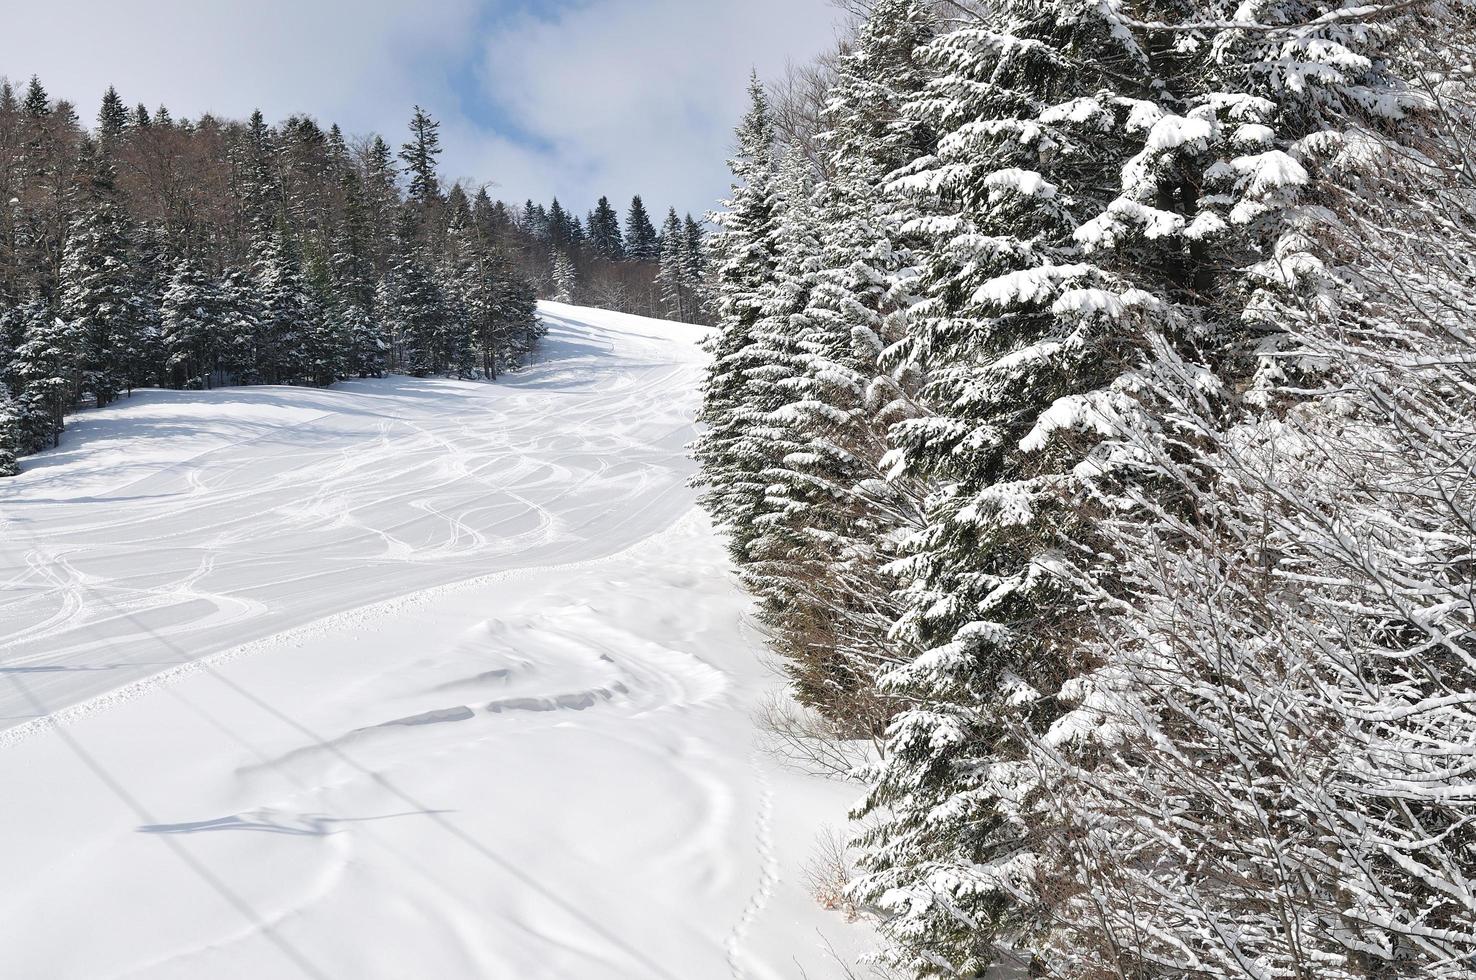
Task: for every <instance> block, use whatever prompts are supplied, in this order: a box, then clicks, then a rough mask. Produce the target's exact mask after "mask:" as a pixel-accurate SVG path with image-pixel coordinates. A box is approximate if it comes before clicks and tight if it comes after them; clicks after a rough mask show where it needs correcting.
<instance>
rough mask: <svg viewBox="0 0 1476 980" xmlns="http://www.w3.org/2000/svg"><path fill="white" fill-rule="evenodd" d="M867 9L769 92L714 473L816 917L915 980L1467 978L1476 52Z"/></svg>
mask: <svg viewBox="0 0 1476 980" xmlns="http://www.w3.org/2000/svg"><path fill="white" fill-rule="evenodd" d="M854 6H855V7H857V8H858V11H859V13H860V14H861V17H860V19H859V21H858V23H857V25H856V28H855V30H854V32H853V33H852V34H851V35H850V36H849V37H848V38H847V39H846V41H845V43H844V44H843V46H842V47H841V49H840V50H839V51H838V52H837V53H836V54H835V55H834V56H833V57H831V58H828V59H826V61H825V62H824V63H823V64H821V65H819V66H817V67H816V68H815V70H814V71H812V72H808V73H805V74H804V75H803V76H802V78H801V81H802V82H803V84H792V85H790V86H788V87H787V88H785V89H784V90H783V92H782V93H781V94H780V97H779V98H778V99H777V100H776V99H775V98H773V97H771V94H770V92H769V91H768V90H766V89H765V88H764V87H763V86H762V85H760V84H759V82H758V81H757V79H755V81H754V83H753V84H752V86H751V90H750V94H751V109H750V111H749V113H748V114H747V116H746V117H745V118H744V119H743V121H742V123H741V125H740V126H739V128H738V133H737V135H738V150H737V153H736V155H735V157H734V159H733V160H732V169H733V173H734V186H733V192H732V195H731V199H730V200H729V201H728V202H727V203H726V206H725V209H724V211H723V213H722V214H720V215H719V216H718V219H717V220H718V225H719V228H718V231H717V233H716V235H715V240H714V242H713V252H714V254H715V255H718V256H720V257H721V258H720V261H719V262H718V264H717V267H716V269H715V270H714V286H713V289H714V298H713V302H714V310H715V319H716V324H717V330H716V333H715V336H714V340H713V342H712V350H713V355H714V359H713V363H712V367H711V370H710V373H709V376H708V379H707V382H706V386H705V391H704V407H703V413H702V417H703V420H704V421H705V422H706V424H707V429H706V432H705V434H704V436H703V437H702V438H701V440H700V442H699V443H698V446H697V456H698V459H699V461H700V463H701V466H702V473H701V478H700V479H701V484H702V487H703V493H704V502H705V504H706V506H707V507H708V509H709V510H710V512H711V513H712V514H713V516H714V518H715V520H716V521H717V523H718V524H719V526H720V528H721V529H722V530H723V531H724V532H725V534H726V535H727V538H728V540H729V542H730V547H731V552H732V555H733V558H734V560H735V561H736V563H737V565H738V568H739V571H740V574H741V576H742V579H743V581H744V583H745V585H746V586H747V587H748V588H749V589H750V590H751V591H752V592H753V593H754V594H755V596H756V597H757V599H758V600H759V603H760V611H761V615H762V617H763V620H764V622H765V625H766V626H767V628H768V634H769V636H770V639H771V643H772V644H773V646H774V647H775V649H776V650H777V651H778V652H779V653H780V654H781V655H782V661H783V663H784V664H785V665H786V668H787V670H788V673H789V677H790V680H791V682H792V683H791V691H792V693H793V694H794V695H795V696H796V697H797V698H798V700H799V701H800V702H801V703H802V704H803V706H804V708H803V710H801V711H798V712H790V711H785V710H779V711H776V712H775V713H774V714H773V716H772V718H771V726H772V732H773V734H774V736H775V738H776V744H777V745H778V746H779V747H780V748H781V749H782V750H783V751H785V752H786V753H787V754H788V755H789V757H790V758H792V759H794V760H796V761H797V762H800V763H802V764H806V765H813V766H818V767H821V768H825V769H827V770H829V771H831V772H833V773H836V774H838V775H840V776H843V777H845V778H850V779H854V780H856V781H857V782H858V783H859V784H861V786H862V787H863V792H862V798H861V801H860V803H859V804H858V805H857V807H856V809H855V811H854V812H853V814H852V817H853V818H854V821H855V823H854V833H853V835H852V837H851V839H850V842H849V847H848V848H846V849H845V853H844V854H842V855H838V856H837V858H836V860H837V862H838V863H839V865H840V867H839V868H838V869H837V872H836V874H837V875H838V876H839V877H840V878H841V879H842V880H843V881H845V882H846V884H845V886H844V888H843V890H842V893H843V899H841V900H843V901H845V902H846V903H848V904H849V905H850V906H851V908H852V909H853V910H855V911H856V912H858V913H859V914H864V915H867V916H869V917H871V918H872V919H873V920H874V921H875V922H876V923H877V924H878V926H879V928H880V932H881V935H882V937H883V945H882V949H881V951H880V953H879V954H878V955H879V958H880V959H881V960H882V962H883V964H884V965H885V966H888V967H891V968H892V969H894V970H896V971H898V972H899V973H900V974H902V975H907V976H918V977H955V976H957V977H983V976H986V975H990V976H993V975H995V973H994V972H992V971H995V970H1006V969H1019V970H1022V971H1023V972H1024V973H1025V974H1028V975H1030V976H1036V977H1062V978H1065V977H1071V978H1105V977H1118V978H1124V977H1130V978H1135V980H1152V978H1163V980H1169V978H1185V977H1196V978H1197V977H1204V978H1211V977H1214V978H1219V977H1225V978H1230V977H1236V978H1256V980H1264V978H1269V977H1286V978H1308V980H1310V978H1314V977H1315V978H1319V980H1323V978H1332V980H1337V978H1348V980H1353V978H1395V977H1434V978H1451V980H1454V978H1457V977H1462V978H1464V977H1470V976H1472V975H1473V971H1476V967H1473V963H1476V926H1473V923H1476V835H1473V831H1472V829H1473V826H1476V791H1473V786H1476V781H1473V779H1472V776H1473V774H1476V603H1473V600H1472V596H1473V592H1472V576H1473V573H1476V533H1473V532H1476V523H1473V515H1476V301H1473V299H1472V291H1471V284H1472V283H1473V282H1476V171H1473V169H1472V167H1471V160H1472V158H1473V156H1472V153H1473V150H1476V139H1473V134H1476V98H1473V95H1476V92H1473V81H1472V76H1471V73H1470V65H1471V64H1472V62H1473V57H1472V56H1473V49H1472V43H1471V38H1472V37H1476V30H1473V28H1476V13H1473V8H1472V6H1471V5H1470V4H1469V3H1465V2H1460V3H1453V4H1452V3H1425V2H1416V3H1398V4H1388V5H1380V4H1373V5H1366V6H1360V7H1350V6H1345V5H1342V4H1340V3H1334V2H1322V0H1313V2H1306V0H1261V2H1255V3H1249V4H1242V3H1238V2H1237V3H1225V4H1221V3H1215V2H1206V0H1196V2H1191V3H1183V4H1178V5H1170V6H1164V5H1161V4H1158V5H1149V4H1141V3H1135V2H1129V3H1120V4H1101V5H1080V4H1068V3H1064V2H1056V0H1046V2H1042V3H1036V4H1032V5H1027V6H1024V7H1022V6H1020V5H1017V4H1009V3H1004V2H994V0H956V2H955V0H949V2H946V3H944V2H939V3H930V2H927V0H874V2H866V3H860V4H856V5H854ZM817 80H818V81H817ZM831 897H832V898H833V899H834V898H835V896H834V895H832V896H831Z"/></svg>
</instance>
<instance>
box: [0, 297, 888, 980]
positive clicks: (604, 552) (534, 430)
mask: <svg viewBox="0 0 1476 980" xmlns="http://www.w3.org/2000/svg"><path fill="white" fill-rule="evenodd" d="M543 315H544V317H545V320H546V321H547V322H548V324H549V326H550V331H551V332H550V334H549V337H548V338H547V341H546V346H545V352H544V354H543V356H542V358H541V360H540V362H539V363H538V364H537V365H535V366H533V367H531V368H529V369H527V370H525V371H523V372H520V373H518V374H516V375H513V376H510V377H507V378H505V379H503V380H502V381H501V382H499V383H497V384H495V385H488V384H481V383H470V382H467V383H463V382H453V381H444V380H412V379H406V378H391V379H385V380H381V381H365V382H356V383H352V384H345V385H342V386H339V387H337V388H334V389H332V390H326V391H317V390H309V389H287V388H248V389H225V390H221V391H216V392H205V393H177V392H176V393H171V392H140V393H138V394H136V395H135V396H134V397H133V398H131V399H126V400H124V401H123V402H121V403H119V404H117V405H115V406H112V407H109V408H108V409H104V410H101V411H96V412H90V413H85V414H84V415H82V416H79V417H77V418H76V419H75V420H74V421H73V423H72V424H71V426H70V427H69V429H68V433H67V435H66V437H65V440H64V443H63V446H62V448H61V449H60V450H58V451H54V452H51V453H48V454H45V455H43V456H41V457H37V458H34V459H31V460H27V461H26V462H27V469H26V472H25V473H23V474H22V476H20V477H18V478H15V479H13V480H10V481H4V482H0V522H3V523H0V580H3V581H4V582H5V583H6V586H5V594H4V599H3V601H0V637H4V639H3V640H0V727H4V728H5V729H6V730H4V731H0V782H3V785H4V786H5V787H6V791H5V798H6V804H7V805H6V806H5V807H4V808H3V810H0V830H3V833H0V865H3V866H4V867H5V869H6V876H7V886H8V887H7V888H6V889H5V890H4V892H3V893H0V933H3V934H4V935H5V936H6V939H5V941H4V942H3V943H0V976H6V977H10V976H15V977H40V976H45V977H48V978H54V980H66V978H88V980H94V978H108V977H124V976H127V977H130V978H187V977H188V978H195V977H203V976H208V977H212V978H236V977H240V978H246V977H252V978H256V977H266V976H270V977H355V978H377V977H383V978H403V977H411V976H417V977H419V976H424V977H429V976H434V977H440V978H459V977H466V978H485V977H550V978H554V977H557V978H567V977H575V976H578V977H591V978H594V977H601V978H603V977H640V978H661V977H730V976H731V977H752V978H777V977H789V976H795V975H798V973H799V971H800V970H803V971H805V973H806V974H807V975H808V976H811V977H829V976H839V975H841V974H842V968H841V966H840V965H839V964H838V963H837V962H836V961H835V960H834V959H833V958H832V956H831V954H830V953H829V952H828V950H827V945H828V944H830V943H833V944H834V945H835V948H836V949H837V950H839V951H841V953H842V954H843V955H845V956H851V955H853V954H854V953H855V952H856V950H857V947H858V944H860V943H864V942H865V941H866V939H865V936H864V933H863V932H862V931H861V930H859V929H858V928H857V927H855V926H851V925H847V924H846V923H845V922H844V921H843V920H842V919H841V918H840V917H839V916H837V915H835V914H834V913H828V912H825V911H823V910H820V909H818V908H817V907H815V906H814V904H813V902H812V901H811V900H810V898H809V896H808V895H807V894H806V893H805V890H804V888H803V887H802V885H801V884H800V882H799V880H798V879H799V878H800V877H801V876H800V874H799V871H800V869H801V868H802V866H803V865H804V864H805V863H806V862H807V861H808V860H809V859H810V857H811V850H812V845H813V842H814V837H815V834H816V832H817V831H818V830H819V829H820V827H821V825H822V824H824V823H827V822H829V823H832V824H836V823H840V822H841V821H842V819H843V815H844V811H845V808H846V807H847V806H848V805H849V804H850V803H851V802H852V798H853V796H854V795H855V790H854V788H852V787H848V786H844V785H836V784H833V783H827V782H822V781H818V780H813V779H810V778H807V777H802V776H800V775H797V774H793V773H790V772H787V771H784V770H782V769H780V768H779V767H778V766H777V764H776V763H774V762H772V761H771V760H770V758H769V757H768V756H767V755H766V754H765V753H763V752H762V751H760V744H759V740H758V738H757V734H756V732H755V730H754V725H753V722H752V720H751V715H752V712H753V710H754V708H755V706H756V705H757V704H758V703H759V701H760V700H761V699H762V698H764V697H765V696H767V695H768V693H769V692H770V691H771V690H772V689H773V688H774V687H775V686H776V685H777V681H776V680H775V678H774V676H773V675H772V673H771V671H770V670H769V668H767V667H766V666H764V664H763V663H762V659H761V655H762V650H763V647H762V643H761V640H760V638H759V636H758V635H757V633H756V632H755V630H754V629H753V628H752V627H751V626H750V625H749V618H748V617H749V606H748V602H747V600H746V599H745V598H744V596H743V595H742V594H741V593H739V592H738V591H737V590H736V588H735V587H734V585H733V584H732V583H731V582H730V579H729V573H728V567H727V563H726V559H725V558H724V553H723V549H722V546H721V544H720V543H719V542H718V541H717V539H716V538H715V537H714V535H713V532H712V531H711V529H710V527H709V526H708V524H707V523H706V520H705V518H704V517H703V516H702V514H701V512H700V511H698V510H697V509H696V508H695V507H694V503H693V501H694V495H693V492H692V491H691V490H690V489H688V488H687V487H686V486H685V484H686V481H687V479H688V478H689V477H690V475H691V464H690V463H689V462H688V461H687V460H686V458H685V454H684V451H683V447H684V446H685V444H686V443H687V442H688V441H689V440H690V439H691V438H692V436H693V435H694V426H693V422H692V418H693V415H694V412H695V408H696V385H697V382H698V379H699V378H700V375H701V372H702V366H703V360H704V357H705V355H703V354H702V353H701V352H700V350H699V348H698V347H697V342H698V341H699V340H700V338H701V334H702V331H701V330H700V329H699V328H695V327H687V326H682V325H675V324H667V323H660V322H657V321H650V320H642V319H638V318H635V317H628V316H622V315H618V314H610V313H604V312H597V311H587V310H579V309H576V308H572V307H564V306H558V305H555V304H545V305H544V307H543ZM78 926H85V927H78Z"/></svg>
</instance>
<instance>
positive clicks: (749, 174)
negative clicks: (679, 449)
mask: <svg viewBox="0 0 1476 980" xmlns="http://www.w3.org/2000/svg"><path fill="white" fill-rule="evenodd" d="M749 99H750V108H749V111H748V113H747V115H746V116H745V117H744V119H743V121H742V123H741V124H740V125H739V127H738V131H737V136H738V153H737V155H736V156H735V157H734V158H733V159H732V160H730V161H729V167H730V169H731V170H732V172H733V177H734V184H733V191H732V195H731V197H730V198H729V200H728V201H727V202H726V210H725V211H724V212H722V213H721V214H719V215H716V216H715V220H716V221H717V223H718V228H719V231H718V234H717V239H718V251H719V252H720V254H722V255H723V256H724V258H723V262H722V265H721V266H720V268H719V269H718V272H717V288H718V297H719V306H718V310H717V314H718V325H717V332H716V334H715V337H714V339H713V341H712V345H711V350H712V353H713V360H712V365H711V367H710V368H709V370H708V375H707V379H706V381H705V384H704V386H703V404H702V414H701V419H702V421H703V422H705V423H706V425H707V431H706V432H705V433H704V434H703V436H702V437H701V438H700V439H699V440H698V441H697V444H696V446H695V447H694V455H695V456H696V458H697V460H698V461H699V463H700V464H701V467H702V473H701V477H700V481H701V483H702V485H703V486H704V487H705V490H704V493H703V497H702V500H703V504H704V506H706V508H707V510H708V512H709V513H710V514H711V515H712V516H713V520H714V522H715V523H716V524H717V525H718V526H719V527H720V528H721V529H722V530H724V531H725V532H726V533H727V534H728V537H729V550H730V551H731V553H732V555H733V557H734V558H735V559H736V560H737V561H739V562H742V561H744V560H746V558H747V553H748V544H749V542H750V541H751V540H752V539H753V536H754V533H755V532H754V528H753V518H754V515H755V514H756V512H757V511H758V509H759V508H760V507H761V506H762V502H763V498H764V486H763V485H762V484H761V482H760V478H759V475H758V474H759V471H760V469H761V466H759V465H758V464H760V463H761V462H762V461H761V460H760V461H756V460H753V459H748V458H745V457H744V455H743V452H742V450H743V447H744V446H745V444H746V440H747V438H748V434H747V427H748V425H749V423H750V421H751V418H752V407H753V406H751V405H750V404H749V403H748V401H747V392H746V391H745V387H746V382H747V377H748V373H749V371H750V370H752V369H754V368H759V369H762V366H763V365H762V362H761V361H760V360H759V359H758V358H757V357H756V356H755V350H754V347H753V330H754V326H755V324H756V323H757V322H758V320H759V319H760V317H761V316H762V315H763V307H762V302H761V297H760V293H761V290H762V289H763V286H764V284H765V283H766V282H768V281H769V280H770V279H771V278H772V277H773V275H774V267H775V249H776V241H775V237H776V232H777V224H778V222H777V216H776V213H775V210H776V201H775V188H774V127H773V123H772V121H771V119H770V117H769V100H768V95H767V93H765V91H764V88H763V85H762V84H760V82H759V80H758V76H757V75H756V74H755V75H754V76H753V77H752V79H751V81H750V83H749Z"/></svg>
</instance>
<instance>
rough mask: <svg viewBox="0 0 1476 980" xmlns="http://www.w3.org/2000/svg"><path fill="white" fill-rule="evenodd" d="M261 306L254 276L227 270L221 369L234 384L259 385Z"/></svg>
mask: <svg viewBox="0 0 1476 980" xmlns="http://www.w3.org/2000/svg"><path fill="white" fill-rule="evenodd" d="M261 312H262V311H261V303H260V302H259V301H258V286H257V280H256V278H255V276H253V275H252V274H251V273H250V272H248V271H247V270H245V269H239V268H237V269H228V270H226V273H225V276H224V278H223V279H222V281H221V288H220V343H219V358H220V367H221V370H222V371H223V372H224V374H225V376H226V378H228V379H229V380H230V381H231V382H232V383H233V384H259V383H260V382H261V381H262V378H263V375H262V370H261V360H262V355H261V350H262V346H263V345H262V342H261V337H260V331H261V327H260V324H261Z"/></svg>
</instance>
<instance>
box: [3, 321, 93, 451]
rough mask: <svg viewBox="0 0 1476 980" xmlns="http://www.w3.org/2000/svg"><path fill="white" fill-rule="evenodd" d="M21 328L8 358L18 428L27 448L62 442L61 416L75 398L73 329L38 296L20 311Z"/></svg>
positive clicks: (75, 352)
mask: <svg viewBox="0 0 1476 980" xmlns="http://www.w3.org/2000/svg"><path fill="white" fill-rule="evenodd" d="M23 316H24V322H25V334H24V336H23V339H22V341H21V345H20V346H19V347H18V348H16V351H15V354H14V360H13V361H12V363H11V368H10V371H11V377H12V378H14V380H15V381H16V383H17V384H18V385H19V388H20V390H19V393H18V396H19V397H18V399H17V400H18V401H19V403H20V416H21V433H22V441H23V443H24V449H25V451H26V452H35V451H37V450H40V449H45V448H47V447H54V446H57V445H59V444H60V441H61V431H62V420H63V418H64V417H65V415H66V412H67V410H68V409H69V408H71V407H72V404H73V403H74V402H75V401H76V392H77V376H76V367H75V365H76V363H77V360H78V356H77V348H78V343H77V332H76V331H75V330H74V329H72V327H71V326H70V325H69V324H68V323H67V322H66V321H65V320H63V319H62V318H61V317H59V316H56V315H55V314H53V313H52V311H51V309H50V308H49V307H48V306H47V305H46V303H45V302H44V301H42V300H33V301H32V302H31V303H29V304H28V305H27V306H26V307H25V309H24V311H23Z"/></svg>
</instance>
